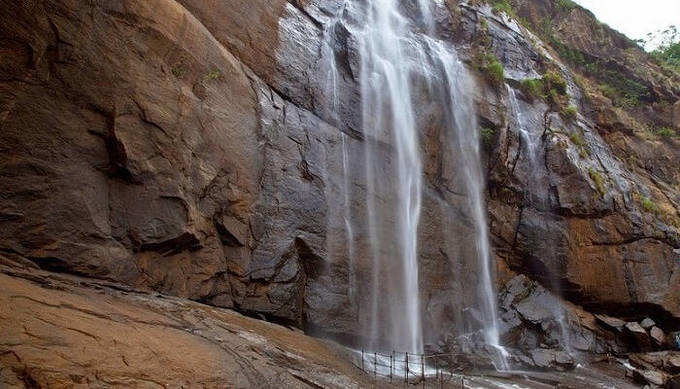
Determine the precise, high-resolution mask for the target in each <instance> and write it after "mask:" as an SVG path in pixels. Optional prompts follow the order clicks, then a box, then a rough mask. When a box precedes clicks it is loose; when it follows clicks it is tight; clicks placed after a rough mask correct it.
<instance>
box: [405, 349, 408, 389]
mask: <svg viewBox="0 0 680 389" xmlns="http://www.w3.org/2000/svg"><path fill="white" fill-rule="evenodd" d="M404 365H405V366H406V369H405V370H406V374H405V375H404V377H405V378H404V382H406V383H407V384H408V351H407V352H406V359H404Z"/></svg>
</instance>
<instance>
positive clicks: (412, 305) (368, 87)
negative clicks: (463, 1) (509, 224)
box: [359, 0, 423, 353]
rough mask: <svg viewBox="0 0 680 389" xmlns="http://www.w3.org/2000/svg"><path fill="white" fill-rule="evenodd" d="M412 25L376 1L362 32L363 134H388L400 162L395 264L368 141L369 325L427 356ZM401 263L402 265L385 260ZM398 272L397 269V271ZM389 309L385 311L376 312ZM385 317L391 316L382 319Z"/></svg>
mask: <svg viewBox="0 0 680 389" xmlns="http://www.w3.org/2000/svg"><path fill="white" fill-rule="evenodd" d="M408 27H409V25H408V20H407V19H406V18H404V17H403V16H402V15H401V14H400V13H399V10H398V7H397V1H396V0H374V1H372V2H370V3H369V4H367V8H366V25H365V30H364V31H363V33H362V34H361V35H360V36H359V39H360V44H359V48H360V49H359V50H360V56H361V93H362V95H361V97H362V118H363V127H364V133H365V135H366V136H367V137H369V138H370V139H374V140H377V139H379V138H381V137H383V136H384V135H385V134H383V131H385V130H387V132H388V133H389V137H390V140H389V141H390V143H392V144H393V146H394V148H395V156H396V168H395V173H396V176H397V177H396V178H397V184H396V210H395V211H396V212H395V214H396V226H395V227H396V231H395V235H394V236H393V239H394V240H395V243H396V246H397V247H396V250H394V252H395V253H396V256H397V258H381V256H383V253H382V251H383V249H382V246H383V242H380V241H379V239H378V232H377V230H378V229H379V228H381V227H380V226H379V224H380V223H383V222H384V220H381V219H380V218H379V217H378V213H377V211H376V209H375V206H376V204H375V199H374V198H373V197H374V195H375V191H376V187H375V185H374V181H375V174H376V165H374V163H375V161H373V160H372V158H373V157H372V156H373V154H374V150H373V147H374V145H372V144H371V141H367V142H365V143H366V147H367V150H366V158H367V161H366V162H367V163H366V169H367V174H366V179H367V187H368V192H369V193H368V196H369V199H368V201H367V207H368V217H369V225H370V226H369V231H370V240H371V242H370V244H371V247H372V254H373V261H374V266H373V273H374V274H373V280H372V282H373V289H372V305H373V306H372V307H371V311H372V318H371V320H372V324H371V335H372V337H373V338H374V339H376V338H378V337H379V336H380V335H382V336H386V337H387V338H388V340H389V341H390V343H391V344H392V346H394V347H397V348H401V349H403V350H405V351H409V352H415V353H419V352H422V351H423V336H422V325H421V312H420V296H419V291H418V260H417V247H418V245H417V243H418V237H417V234H418V231H417V229H418V222H419V219H420V205H421V204H420V202H421V185H422V182H421V181H422V164H421V160H420V152H419V144H418V135H417V127H416V123H415V119H414V112H413V104H412V99H411V90H410V76H411V74H410V73H411V68H410V61H409V59H408V58H407V56H406V52H407V51H409V48H408V45H410V44H411V43H412V42H411V41H410V40H409V39H408V36H407V35H408V34H409V29H408ZM388 260H396V261H399V266H396V267H393V266H394V265H393V264H392V265H385V261H388ZM386 268H389V269H390V271H388V272H389V273H391V274H387V276H389V277H391V278H392V281H394V280H396V281H397V282H399V281H401V282H400V283H401V285H391V286H390V285H388V286H387V291H388V292H389V294H390V295H389V296H383V295H381V293H382V291H383V290H384V289H382V288H380V283H381V280H380V276H381V275H384V272H385V269H386ZM392 269H394V270H392ZM381 302H382V304H388V306H387V307H385V306H382V307H381V306H379V305H380V304H381ZM384 313H388V315H387V317H384V316H383V314H384ZM387 321H389V325H388V330H387V331H388V332H389V333H387V334H380V331H381V328H379V327H380V326H381V323H386V322H387Z"/></svg>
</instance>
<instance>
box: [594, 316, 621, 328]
mask: <svg viewBox="0 0 680 389" xmlns="http://www.w3.org/2000/svg"><path fill="white" fill-rule="evenodd" d="M595 319H596V320H597V321H598V323H600V324H602V325H604V326H605V327H607V328H609V329H612V330H615V331H617V332H621V331H622V330H623V327H624V326H625V325H626V322H625V321H623V320H621V319H617V318H615V317H611V316H607V315H602V314H596V315H595Z"/></svg>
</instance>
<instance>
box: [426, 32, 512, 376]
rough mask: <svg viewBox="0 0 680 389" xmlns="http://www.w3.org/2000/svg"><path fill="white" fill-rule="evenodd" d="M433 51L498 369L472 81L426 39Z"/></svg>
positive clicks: (500, 357)
mask: <svg viewBox="0 0 680 389" xmlns="http://www.w3.org/2000/svg"><path fill="white" fill-rule="evenodd" d="M429 44H430V47H431V50H432V52H433V54H436V57H437V58H438V59H439V61H440V63H441V68H442V71H443V73H444V77H445V80H446V85H447V87H448V91H447V92H448V93H447V95H448V97H449V101H448V102H445V103H447V104H446V106H447V107H448V108H449V109H450V114H449V121H450V123H449V125H450V127H451V131H452V134H451V136H450V137H451V140H452V143H453V144H452V151H453V152H454V153H458V159H459V161H460V163H461V167H460V168H461V169H462V170H463V178H464V180H463V181H464V184H465V193H466V195H467V197H468V207H469V209H470V214H471V217H472V219H473V224H474V228H475V248H476V250H475V251H476V254H477V264H478V271H479V274H480V282H479V288H480V291H479V292H480V297H481V298H480V301H479V304H480V308H481V313H482V317H483V321H484V325H485V328H484V340H485V342H486V344H488V345H489V346H491V347H492V348H493V350H492V351H493V352H494V354H495V355H494V359H495V360H494V362H495V363H496V367H497V368H498V369H501V370H504V369H507V368H508V366H507V362H506V351H505V349H504V348H503V347H502V346H501V344H500V333H499V332H500V331H499V322H498V311H497V304H496V292H495V288H494V283H493V277H492V272H491V268H492V258H491V247H490V243H489V232H488V227H487V219H486V208H485V204H484V189H485V185H484V183H485V177H484V173H483V171H482V164H481V152H480V139H479V132H478V124H477V115H476V111H475V108H474V103H473V101H472V97H471V91H472V90H474V89H473V88H474V81H473V80H472V78H471V76H470V74H469V73H468V71H467V69H466V68H465V66H464V65H463V64H462V63H461V61H460V60H459V59H458V57H457V55H456V53H455V51H453V50H450V49H448V48H447V47H446V46H445V45H444V44H443V43H442V42H440V41H434V40H429Z"/></svg>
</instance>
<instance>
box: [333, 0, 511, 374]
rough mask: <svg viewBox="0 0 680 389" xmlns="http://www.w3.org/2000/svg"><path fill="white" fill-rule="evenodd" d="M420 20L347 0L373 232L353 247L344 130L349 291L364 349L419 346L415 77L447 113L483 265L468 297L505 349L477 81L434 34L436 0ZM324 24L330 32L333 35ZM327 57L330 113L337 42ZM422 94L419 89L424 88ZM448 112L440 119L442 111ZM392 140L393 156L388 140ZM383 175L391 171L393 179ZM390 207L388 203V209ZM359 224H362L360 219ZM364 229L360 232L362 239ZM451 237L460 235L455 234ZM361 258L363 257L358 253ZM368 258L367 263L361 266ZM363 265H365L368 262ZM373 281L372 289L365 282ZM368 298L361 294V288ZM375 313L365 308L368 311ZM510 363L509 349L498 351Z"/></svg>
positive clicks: (490, 336) (396, 9)
mask: <svg viewBox="0 0 680 389" xmlns="http://www.w3.org/2000/svg"><path fill="white" fill-rule="evenodd" d="M417 1H418V3H417V7H418V10H419V11H420V14H419V15H418V16H419V19H418V18H416V19H418V20H413V19H409V18H407V17H405V16H404V15H403V14H402V12H403V11H404V10H403V9H402V8H400V7H402V6H404V5H405V3H406V2H404V1H400V0H368V1H350V2H349V4H351V5H350V7H353V8H352V11H353V12H355V13H356V14H357V15H359V17H358V18H357V20H360V21H361V25H360V28H359V29H358V30H357V31H353V32H354V36H355V38H356V41H357V44H358V50H359V56H360V87H361V89H360V93H361V114H362V116H361V118H362V131H363V135H364V138H365V141H364V142H363V143H364V147H365V149H364V158H365V161H364V163H365V172H364V173H365V180H366V188H365V191H366V199H365V200H366V214H367V215H366V216H367V218H366V224H365V226H364V228H365V229H366V233H365V235H368V242H367V244H366V245H364V246H362V247H356V248H355V247H354V239H353V238H354V235H355V232H354V225H353V223H352V220H351V215H350V212H349V208H350V204H351V198H350V197H351V196H352V194H351V193H350V190H349V187H350V181H349V178H348V176H349V173H350V168H349V166H348V165H349V161H350V158H351V157H350V155H349V149H348V147H347V140H348V138H347V136H346V135H344V134H343V135H342V163H343V166H342V167H343V173H344V174H345V180H344V183H343V189H342V191H343V202H344V205H345V208H346V209H345V215H344V222H345V232H346V235H347V241H348V255H349V262H350V270H349V277H348V278H349V283H350V286H349V288H348V289H349V295H350V296H349V297H350V299H351V301H353V302H359V304H362V303H361V302H360V301H363V304H367V306H364V307H359V310H360V311H362V312H363V315H364V316H362V317H363V318H364V319H365V320H366V322H365V326H364V335H365V336H366V337H367V338H368V341H369V342H368V343H367V344H366V346H367V347H368V348H370V349H373V350H379V349H381V348H382V349H392V350H399V351H402V352H403V351H407V352H411V353H421V352H422V351H423V328H422V323H421V317H422V315H423V313H422V312H421V306H420V293H419V274H418V258H417V256H418V224H419V220H420V214H421V209H420V208H421V191H422V179H423V178H422V177H423V167H422V162H421V158H420V142H419V135H418V134H419V123H418V120H417V119H416V113H415V106H416V104H422V103H423V102H422V101H414V94H413V91H412V88H413V87H414V86H413V83H414V80H420V82H423V83H424V84H426V85H427V86H428V88H427V89H428V90H429V92H426V93H425V94H424V95H422V94H421V95H419V97H421V98H426V99H433V101H432V102H433V103H434V104H436V105H439V106H441V107H445V108H446V109H445V110H448V111H449V112H448V113H447V114H445V115H444V116H446V119H444V120H442V122H441V126H442V128H443V132H444V133H446V134H447V136H448V137H449V138H450V139H451V140H452V141H451V144H450V146H451V152H453V153H455V154H456V155H457V157H456V159H457V160H458V161H459V164H460V166H459V170H460V171H461V172H460V175H461V177H463V178H464V179H463V181H464V184H463V185H464V186H465V188H464V190H465V192H466V197H467V199H468V204H467V208H469V215H470V218H471V219H472V221H473V223H472V224H473V225H474V233H475V248H476V250H475V255H476V261H477V264H478V273H479V274H478V277H477V278H478V280H479V293H478V294H477V295H478V296H479V298H478V301H469V302H468V303H469V304H470V305H473V306H478V307H479V311H480V312H481V313H482V315H481V316H482V318H481V321H482V322H483V323H482V326H483V329H484V331H483V333H484V340H485V342H486V343H487V344H489V345H491V346H494V347H495V348H496V349H497V350H502V348H501V347H500V342H499V330H498V319H497V314H496V296H495V292H494V288H493V280H492V272H491V253H490V246H489V241H488V240H489V239H488V231H487V226H486V217H485V207H484V201H483V193H484V176H483V173H482V168H481V161H480V150H479V139H478V134H477V124H476V114H475V111H474V107H473V103H472V99H471V97H470V96H471V91H472V90H473V88H474V83H473V81H472V79H471V77H470V75H469V74H468V73H467V71H466V69H465V67H464V65H463V64H462V63H461V62H460V61H459V60H458V58H457V55H456V53H455V50H454V49H453V48H452V47H450V46H449V45H447V44H445V43H444V42H442V41H440V40H438V39H436V37H435V30H436V28H435V23H434V19H433V13H432V6H433V4H434V3H433V2H431V1H428V0H417ZM329 28H330V27H327V29H326V31H325V35H326V36H329V35H330V34H329ZM322 56H323V57H324V58H326V59H325V61H326V65H327V68H328V69H329V76H328V81H327V83H328V85H327V87H328V88H327V90H328V91H329V92H331V93H332V95H331V96H332V103H331V104H330V105H331V113H330V115H329V117H331V118H333V119H336V120H339V121H341V120H342V118H338V117H337V113H338V112H337V108H338V90H337V81H338V72H337V69H336V62H335V58H334V52H333V49H332V47H331V44H330V40H328V39H326V40H325V43H324V46H323V47H322ZM421 92H422V91H421ZM440 119H441V118H440ZM383 143H387V144H389V145H391V148H392V150H393V153H392V154H390V155H391V156H389V157H388V156H387V154H384V153H383V152H382V151H381V150H382V148H383V146H381V144H383ZM386 176H388V177H387V178H386ZM385 208H388V209H387V210H386V209H385ZM359 227H361V225H359ZM361 235H362V234H361V230H360V231H359V232H358V233H357V237H360V236H361ZM447 239H451V240H456V239H458V237H456V236H450V237H448V238H447ZM361 254H363V255H365V256H367V257H369V258H370V259H369V261H370V277H369V278H368V279H367V278H366V277H364V278H363V279H362V283H363V284H364V285H363V288H361V287H359V286H357V287H356V288H355V283H359V281H358V278H360V277H359V276H358V275H357V277H355V276H354V273H353V271H354V270H355V267H357V266H359V265H358V261H359V260H358V259H355V258H354V257H355V256H359V257H361ZM361 262H365V261H364V260H363V258H361ZM365 265H366V264H365V263H363V264H362V266H365ZM363 269H365V267H363ZM365 284H368V288H366V286H367V285H365ZM360 289H361V290H363V291H364V292H367V293H365V294H366V295H361V296H359V297H357V298H356V299H355V298H354V297H353V294H354V293H358V290H360ZM366 312H368V313H366ZM498 354H499V355H500V358H499V359H500V360H502V362H503V363H500V364H498V367H499V368H504V367H505V365H504V354H503V353H502V352H499V353H498Z"/></svg>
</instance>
